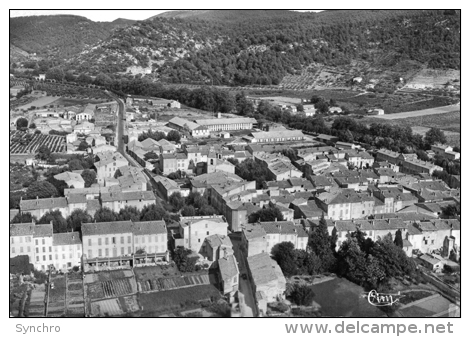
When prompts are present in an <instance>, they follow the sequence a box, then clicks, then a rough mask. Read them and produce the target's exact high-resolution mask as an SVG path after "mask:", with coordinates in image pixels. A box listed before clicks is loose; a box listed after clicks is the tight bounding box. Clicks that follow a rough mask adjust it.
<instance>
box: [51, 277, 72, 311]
mask: <svg viewBox="0 0 470 337" xmlns="http://www.w3.org/2000/svg"><path fill="white" fill-rule="evenodd" d="M51 283H53V284H54V288H53V289H52V287H51V288H50V290H49V301H48V302H47V317H61V316H63V315H65V308H66V303H65V292H66V283H67V281H66V279H65V276H56V277H53V278H52V280H51Z"/></svg>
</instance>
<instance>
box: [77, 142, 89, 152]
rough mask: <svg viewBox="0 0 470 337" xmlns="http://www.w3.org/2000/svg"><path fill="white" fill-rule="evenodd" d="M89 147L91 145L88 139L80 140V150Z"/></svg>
mask: <svg viewBox="0 0 470 337" xmlns="http://www.w3.org/2000/svg"><path fill="white" fill-rule="evenodd" d="M89 147H90V145H88V143H87V142H86V141H84V140H82V141H81V142H80V144H79V145H78V148H77V150H78V151H86V150H87V149H88V148H89Z"/></svg>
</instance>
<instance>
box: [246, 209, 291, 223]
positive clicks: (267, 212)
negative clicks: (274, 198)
mask: <svg viewBox="0 0 470 337" xmlns="http://www.w3.org/2000/svg"><path fill="white" fill-rule="evenodd" d="M276 220H277V221H284V216H283V215H282V213H281V211H280V210H279V208H277V207H276V206H269V207H267V208H263V209H260V210H259V211H257V212H254V213H251V214H250V215H249V222H251V223H254V222H258V221H260V222H264V221H276Z"/></svg>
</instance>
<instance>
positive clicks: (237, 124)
mask: <svg viewBox="0 0 470 337" xmlns="http://www.w3.org/2000/svg"><path fill="white" fill-rule="evenodd" d="M219 117H220V114H219ZM194 122H196V123H197V124H199V125H201V126H205V127H207V128H208V129H209V131H211V132H217V131H234V130H251V129H253V125H256V124H257V121H256V119H254V118H248V117H240V118H214V119H198V120H195V121H194Z"/></svg>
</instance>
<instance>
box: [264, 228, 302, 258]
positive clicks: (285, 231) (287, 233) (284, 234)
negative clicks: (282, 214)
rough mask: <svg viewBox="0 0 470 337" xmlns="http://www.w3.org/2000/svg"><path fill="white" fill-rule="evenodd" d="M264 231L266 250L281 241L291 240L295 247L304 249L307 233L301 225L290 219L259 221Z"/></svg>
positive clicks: (268, 250) (270, 249)
mask: <svg viewBox="0 0 470 337" xmlns="http://www.w3.org/2000/svg"><path fill="white" fill-rule="evenodd" d="M259 226H261V227H262V228H263V229H264V231H265V232H266V241H267V243H268V244H267V252H268V253H271V251H272V248H273V247H274V246H275V245H277V244H279V243H281V242H291V243H292V244H293V245H294V247H295V249H306V248H307V241H308V234H307V232H305V230H304V229H303V227H302V226H297V225H294V223H293V222H292V221H274V222H260V223H259Z"/></svg>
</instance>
